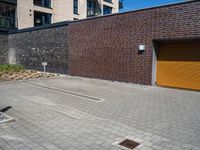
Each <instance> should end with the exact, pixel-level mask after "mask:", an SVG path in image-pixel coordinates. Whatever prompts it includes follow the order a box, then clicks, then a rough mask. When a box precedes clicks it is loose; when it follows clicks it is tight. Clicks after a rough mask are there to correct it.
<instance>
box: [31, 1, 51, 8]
mask: <svg viewBox="0 0 200 150" xmlns="http://www.w3.org/2000/svg"><path fill="white" fill-rule="evenodd" d="M35 1H36V0H33V4H34V5H35V6H39V7H44V8H50V9H51V8H52V7H51V4H52V3H51V0H48V1H49V5H45V0H41V1H42V2H41V3H40V4H39V3H36V2H35Z"/></svg>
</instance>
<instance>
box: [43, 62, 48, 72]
mask: <svg viewBox="0 0 200 150" xmlns="http://www.w3.org/2000/svg"><path fill="white" fill-rule="evenodd" d="M42 66H43V68H44V73H45V72H46V66H47V62H42Z"/></svg>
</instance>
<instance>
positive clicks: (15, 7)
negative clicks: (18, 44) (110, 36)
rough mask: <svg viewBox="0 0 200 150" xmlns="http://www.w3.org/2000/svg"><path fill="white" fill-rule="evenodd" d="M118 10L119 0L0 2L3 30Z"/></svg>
mask: <svg viewBox="0 0 200 150" xmlns="http://www.w3.org/2000/svg"><path fill="white" fill-rule="evenodd" d="M118 11H119V0H0V27H11V28H14V27H16V28H18V29H23V28H29V27H34V26H39V25H45V24H52V23H57V22H62V21H68V20H79V19H85V18H88V17H93V16H98V15H106V14H111V13H117V12H118Z"/></svg>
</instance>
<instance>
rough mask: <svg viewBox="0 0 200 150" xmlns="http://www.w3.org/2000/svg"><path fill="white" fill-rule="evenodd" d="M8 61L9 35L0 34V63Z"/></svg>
mask: <svg viewBox="0 0 200 150" xmlns="http://www.w3.org/2000/svg"><path fill="white" fill-rule="evenodd" d="M5 63H8V35H4V34H0V64H5Z"/></svg>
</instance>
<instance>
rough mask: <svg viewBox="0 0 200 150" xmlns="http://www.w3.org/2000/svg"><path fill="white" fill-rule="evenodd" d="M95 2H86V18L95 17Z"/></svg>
mask: <svg viewBox="0 0 200 150" xmlns="http://www.w3.org/2000/svg"><path fill="white" fill-rule="evenodd" d="M96 5H97V4H96V2H94V1H87V16H95V15H96V9H97V6H96Z"/></svg>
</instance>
